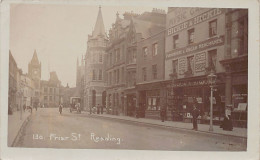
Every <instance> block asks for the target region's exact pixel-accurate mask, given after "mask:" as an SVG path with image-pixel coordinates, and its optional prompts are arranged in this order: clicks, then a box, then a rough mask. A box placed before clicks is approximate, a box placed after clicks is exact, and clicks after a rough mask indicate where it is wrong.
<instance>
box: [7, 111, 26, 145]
mask: <svg viewBox="0 0 260 160" xmlns="http://www.w3.org/2000/svg"><path fill="white" fill-rule="evenodd" d="M30 115H31V113H30V112H29V110H28V111H25V112H22V117H21V112H20V111H15V112H13V114H12V115H8V147H11V146H12V145H13V143H14V141H15V138H16V137H17V136H18V134H19V132H20V130H21V127H22V125H23V124H24V123H25V122H26V120H27V119H28V117H29V116H30Z"/></svg>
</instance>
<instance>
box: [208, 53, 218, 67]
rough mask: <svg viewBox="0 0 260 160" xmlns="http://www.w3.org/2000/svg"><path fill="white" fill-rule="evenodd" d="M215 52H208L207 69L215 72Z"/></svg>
mask: <svg viewBox="0 0 260 160" xmlns="http://www.w3.org/2000/svg"><path fill="white" fill-rule="evenodd" d="M216 62H217V50H216V49H214V50H211V51H208V68H209V69H210V70H211V69H213V70H215V71H216Z"/></svg>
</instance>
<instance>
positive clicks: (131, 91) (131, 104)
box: [125, 88, 136, 117]
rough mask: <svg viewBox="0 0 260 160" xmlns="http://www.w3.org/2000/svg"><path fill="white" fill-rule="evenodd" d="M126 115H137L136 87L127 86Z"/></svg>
mask: <svg viewBox="0 0 260 160" xmlns="http://www.w3.org/2000/svg"><path fill="white" fill-rule="evenodd" d="M125 98H126V100H125V101H126V103H125V107H126V109H125V112H126V113H125V115H126V116H130V117H134V116H136V89H135V88H126V89H125Z"/></svg>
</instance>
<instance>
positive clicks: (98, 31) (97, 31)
mask: <svg viewBox="0 0 260 160" xmlns="http://www.w3.org/2000/svg"><path fill="white" fill-rule="evenodd" d="M92 35H93V37H97V36H98V35H104V36H106V33H105V26H104V22H103V17H102V12H101V6H99V11H98V16H97V21H96V25H95V28H94V31H93V32H92Z"/></svg>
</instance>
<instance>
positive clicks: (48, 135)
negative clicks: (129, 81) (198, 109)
mask: <svg viewBox="0 0 260 160" xmlns="http://www.w3.org/2000/svg"><path fill="white" fill-rule="evenodd" d="M39 124H42V125H41V127H38V126H39ZM75 124H77V125H75ZM161 125H163V124H161ZM79 126H80V127H79ZM119 131H120V132H119ZM238 131H240V130H238ZM205 142H206V143H205ZM246 142H247V140H246V138H245V137H244V138H241V137H234V136H228V135H211V134H205V133H196V132H195V133H192V132H187V131H185V130H180V129H176V128H175V129H170V128H168V129H167V128H163V126H161V127H160V126H153V125H149V124H144V123H140V122H139V123H134V121H132V122H131V121H130V120H128V121H122V120H118V119H106V118H100V117H95V116H94V117H93V116H91V115H90V114H87V113H83V114H81V115H78V114H71V113H69V110H68V109H65V110H64V111H63V114H62V115H60V114H59V113H58V111H57V109H56V108H48V109H39V110H38V111H37V112H34V113H33V115H32V118H31V120H30V122H28V124H27V125H26V127H25V128H24V129H23V131H22V136H21V138H20V140H19V142H18V143H17V144H16V147H27V148H35V147H39V148H80V149H84V148H85V149H111V148H113V149H137V150H174V151H225V150H229V151H244V150H245V149H246ZM198 144H200V145H198Z"/></svg>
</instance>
